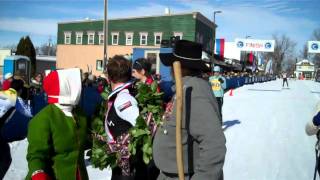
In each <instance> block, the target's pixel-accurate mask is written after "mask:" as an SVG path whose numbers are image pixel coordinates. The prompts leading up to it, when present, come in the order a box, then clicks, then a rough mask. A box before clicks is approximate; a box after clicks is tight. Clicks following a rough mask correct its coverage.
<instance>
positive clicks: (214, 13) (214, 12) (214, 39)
mask: <svg viewBox="0 0 320 180" xmlns="http://www.w3.org/2000/svg"><path fill="white" fill-rule="evenodd" d="M218 13H222V11H213V24H214V36H213V38H212V39H213V46H212V58H211V59H212V60H211V66H212V67H213V66H214V64H213V60H214V48H215V45H216V28H217V27H218V26H217V25H216V14H218ZM211 71H213V68H211Z"/></svg>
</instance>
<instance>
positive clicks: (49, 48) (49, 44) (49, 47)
mask: <svg viewBox="0 0 320 180" xmlns="http://www.w3.org/2000/svg"><path fill="white" fill-rule="evenodd" d="M50 51H51V36H49V42H48V56H50Z"/></svg>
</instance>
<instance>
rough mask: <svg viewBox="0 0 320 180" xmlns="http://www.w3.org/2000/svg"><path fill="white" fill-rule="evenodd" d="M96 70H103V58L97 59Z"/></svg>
mask: <svg viewBox="0 0 320 180" xmlns="http://www.w3.org/2000/svg"><path fill="white" fill-rule="evenodd" d="M96 70H97V71H102V70H103V61H102V60H97V64H96Z"/></svg>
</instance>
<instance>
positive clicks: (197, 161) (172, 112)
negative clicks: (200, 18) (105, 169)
mask: <svg viewBox="0 0 320 180" xmlns="http://www.w3.org/2000/svg"><path fill="white" fill-rule="evenodd" d="M201 55H202V46H201V44H198V43H195V42H191V41H186V40H180V41H178V42H177V43H176V46H175V48H174V50H173V52H172V53H160V59H161V62H162V63H163V64H164V65H165V66H173V63H174V62H175V61H179V62H180V63H181V76H182V86H183V93H182V94H183V97H182V102H183V104H182V109H183V111H182V122H181V123H182V124H181V132H182V134H181V143H182V155H183V158H182V159H183V166H182V167H183V173H184V177H185V178H186V179H192V180H209V179H210V180H222V179H223V171H222V169H223V164H224V159H225V154H226V146H225V143H226V140H225V136H224V134H223V131H222V129H221V124H220V122H221V120H220V118H221V116H220V113H219V108H218V104H217V101H216V99H215V97H214V95H213V94H212V92H211V88H210V85H209V83H208V82H207V81H205V80H204V79H202V78H201V73H202V72H207V71H210V68H209V65H208V64H207V63H206V62H204V61H202V60H201ZM176 81H177V80H176ZM177 84H178V83H177ZM176 99H177V96H176V95H175V96H174V97H173V98H172V100H171V102H170V103H169V104H168V105H167V108H166V111H165V114H164V116H163V121H164V122H163V125H162V126H161V127H159V129H158V131H157V133H156V135H155V138H154V142H153V158H154V161H155V164H156V166H157V167H158V168H159V169H160V171H161V173H160V175H159V177H158V180H175V179H178V178H179V175H178V168H177V163H176V159H177V155H176V153H174V152H176V147H177V144H176V140H175V136H176V131H175V130H176V129H175V128H176V126H177V125H178V122H177V121H178V120H176V111H177V110H178V108H177V102H176ZM178 155H179V154H178ZM180 155H181V154H180ZM180 167H181V166H180ZM180 179H181V177H180Z"/></svg>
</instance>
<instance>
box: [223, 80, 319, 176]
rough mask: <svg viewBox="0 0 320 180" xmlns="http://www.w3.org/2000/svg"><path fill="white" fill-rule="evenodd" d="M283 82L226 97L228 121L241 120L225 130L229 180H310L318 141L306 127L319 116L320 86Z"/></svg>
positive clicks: (225, 172) (225, 115) (224, 108)
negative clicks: (309, 133) (314, 117)
mask: <svg viewBox="0 0 320 180" xmlns="http://www.w3.org/2000/svg"><path fill="white" fill-rule="evenodd" d="M281 86H282V82H281V80H277V81H272V82H267V83H262V84H254V85H248V86H244V87H242V88H239V89H237V90H235V91H234V93H233V94H234V96H228V95H227V96H225V101H224V102H225V103H224V106H223V115H224V121H227V122H228V121H231V122H232V121H233V120H238V121H239V122H237V124H235V125H234V126H231V127H229V128H228V129H226V130H225V135H226V139H227V155H226V161H225V166H224V174H225V179H230V180H233V179H237V180H286V179H290V180H302V179H312V177H313V171H314V165H315V152H314V145H315V142H316V137H308V136H307V135H306V133H305V131H304V128H305V124H306V123H307V122H308V121H311V118H312V116H313V115H314V114H315V110H314V108H315V106H316V104H317V103H318V102H319V100H320V94H319V93H312V92H311V91H320V83H315V82H312V81H294V80H290V81H289V86H290V89H282V87H281Z"/></svg>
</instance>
